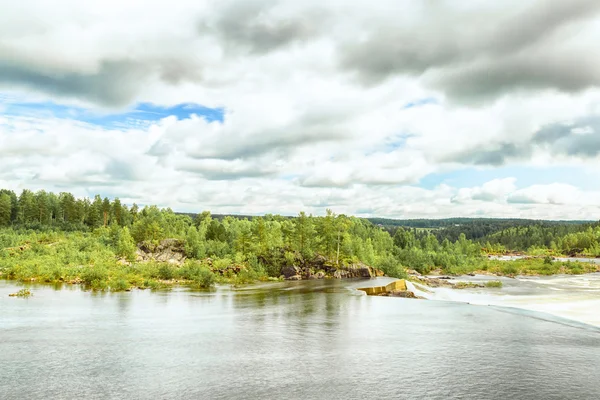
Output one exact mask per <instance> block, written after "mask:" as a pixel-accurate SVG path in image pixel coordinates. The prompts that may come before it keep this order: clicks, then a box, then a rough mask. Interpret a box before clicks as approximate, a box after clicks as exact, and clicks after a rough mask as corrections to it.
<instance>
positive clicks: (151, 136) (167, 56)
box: [0, 0, 600, 220]
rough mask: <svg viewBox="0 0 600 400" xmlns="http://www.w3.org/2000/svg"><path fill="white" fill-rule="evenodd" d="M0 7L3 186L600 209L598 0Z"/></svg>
mask: <svg viewBox="0 0 600 400" xmlns="http://www.w3.org/2000/svg"><path fill="white" fill-rule="evenodd" d="M0 1H3V2H6V3H7V4H6V5H5V6H4V7H2V13H0V188H7V189H12V190H15V191H17V192H20V191H21V190H23V189H31V190H39V189H44V190H47V191H54V192H61V191H69V192H72V193H74V194H75V195H76V196H79V197H83V196H88V197H91V196H94V195H95V194H100V195H101V196H103V197H104V196H107V197H110V198H115V197H118V198H120V199H121V201H122V202H124V203H127V204H132V203H133V202H136V203H137V204H141V205H145V204H157V205H159V206H161V207H171V208H172V209H173V210H176V211H182V212H200V211H202V210H210V211H212V212H213V213H232V214H253V215H254V214H265V213H278V214H284V215H295V214H297V213H298V212H300V211H306V212H307V213H313V214H315V215H322V214H324V213H325V210H326V209H328V208H329V209H332V210H333V211H334V212H336V213H344V214H349V215H356V216H361V217H369V216H378V217H389V218H446V217H457V216H463V217H518V218H535V219H586V220H597V219H600V168H599V167H600V163H599V161H600V52H599V51H597V47H598V43H600V2H598V1H597V0H570V1H568V2H567V1H561V2H559V1H534V0H527V1H522V0H505V1H501V2H490V1H482V0H472V1H468V2H467V1H462V0H423V1H418V2H417V1H411V0H379V1H377V2H373V1H366V0H329V1H326V2H324V1H322V0H319V1H317V0H294V1H291V0H290V1H277V0H246V1H239V0H238V1H230V0H219V1H216V0H210V1H207V0H204V1H202V0H193V1H192V0H179V1H178V2H177V3H176V4H175V3H173V2H168V1H157V0H143V1H142V0H130V1H127V2H122V1H119V2H117V1H112V0H106V1H102V2H86V1H81V0H62V1H60V2H48V1H45V0H20V1H19V2H10V4H9V3H8V0H0Z"/></svg>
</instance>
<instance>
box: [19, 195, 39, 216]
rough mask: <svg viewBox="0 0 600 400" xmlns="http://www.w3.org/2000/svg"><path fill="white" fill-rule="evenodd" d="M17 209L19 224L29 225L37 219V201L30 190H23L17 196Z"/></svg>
mask: <svg viewBox="0 0 600 400" xmlns="http://www.w3.org/2000/svg"><path fill="white" fill-rule="evenodd" d="M18 207H19V212H18V221H19V222H20V223H31V222H35V221H37V220H38V219H39V209H38V206H37V201H36V198H35V195H34V194H33V192H32V191H31V190H27V189H23V191H22V192H21V195H20V196H19V203H18Z"/></svg>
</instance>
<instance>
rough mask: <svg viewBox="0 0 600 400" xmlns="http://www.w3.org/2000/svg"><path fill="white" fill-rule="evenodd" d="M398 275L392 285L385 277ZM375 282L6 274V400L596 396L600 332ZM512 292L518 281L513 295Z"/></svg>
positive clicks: (1, 394)
mask: <svg viewBox="0 0 600 400" xmlns="http://www.w3.org/2000/svg"><path fill="white" fill-rule="evenodd" d="M377 282H385V280H380V281H375V282H371V283H372V284H377ZM364 285H365V281H338V280H326V281H307V282H285V283H271V284H263V285H252V286H248V287H244V288H243V289H240V290H233V289H231V288H229V287H219V288H217V289H216V290H214V291H211V292H194V291H190V290H187V289H185V288H178V289H174V290H172V291H170V292H150V291H132V292H126V293H93V292H84V291H81V290H80V289H79V288H78V287H76V286H73V287H68V286H67V287H64V288H62V289H60V290H55V289H53V288H52V287H48V286H33V287H32V288H31V289H32V291H33V293H34V295H33V297H31V298H27V299H23V298H13V297H8V294H9V293H11V292H14V291H16V290H18V289H19V287H18V286H16V285H14V284H13V283H11V282H6V281H0V361H1V365H2V367H1V368H0V398H2V399H3V400H12V399H51V398H60V399H81V398H85V399H122V398H126V399H328V400H331V399H365V398H378V399H454V398H456V399H544V400H548V399H567V398H568V399H594V398H597V396H598V393H600V380H599V379H598V378H599V373H598V369H597V366H598V362H600V329H598V328H596V327H593V326H590V325H584V324H580V323H577V322H571V321H569V320H565V319H562V318H559V317H553V316H550V315H548V314H540V313H534V312H531V311H520V310H517V309H513V308H504V307H495V306H491V307H490V306H475V305H469V304H464V303H460V302H446V301H423V300H411V299H400V298H389V297H368V296H365V295H361V293H360V292H359V291H356V290H355V288H356V287H360V286H364ZM502 290H504V289H502Z"/></svg>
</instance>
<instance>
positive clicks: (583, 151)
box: [532, 116, 600, 158]
mask: <svg viewBox="0 0 600 400" xmlns="http://www.w3.org/2000/svg"><path fill="white" fill-rule="evenodd" d="M532 144H533V145H537V146H540V147H545V148H548V149H549V150H550V151H551V152H552V153H553V154H561V155H567V156H574V157H582V158H594V157H597V156H598V155H600V116H590V117H586V118H581V119H579V120H577V121H575V122H574V123H558V124H552V125H547V126H545V127H543V128H542V129H540V130H539V131H538V132H537V133H536V134H535V136H534V137H533V140H532Z"/></svg>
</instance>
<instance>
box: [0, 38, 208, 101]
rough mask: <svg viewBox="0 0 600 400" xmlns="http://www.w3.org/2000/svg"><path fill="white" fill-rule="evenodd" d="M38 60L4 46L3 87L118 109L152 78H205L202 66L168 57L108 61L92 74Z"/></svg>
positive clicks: (173, 81) (173, 80)
mask: <svg viewBox="0 0 600 400" xmlns="http://www.w3.org/2000/svg"><path fill="white" fill-rule="evenodd" d="M38 61H39V60H38ZM38 61H36V62H31V61H30V57H24V58H21V59H20V58H18V57H17V58H15V57H13V56H12V55H11V54H10V52H9V50H8V49H6V48H3V47H1V46H0V86H4V87H9V88H27V89H32V90H35V91H42V92H46V93H49V94H51V95H53V96H58V97H66V98H77V99H82V100H84V101H89V102H92V103H96V104H99V105H102V106H105V107H110V108H115V107H123V106H126V105H129V104H131V103H132V102H133V101H134V100H135V97H136V96H137V94H138V93H139V91H140V90H141V89H142V88H143V87H144V86H145V85H146V84H147V83H148V82H149V81H150V80H152V79H159V80H161V81H163V82H165V83H167V84H171V85H176V84H178V83H180V82H182V81H199V80H200V79H201V73H200V67H199V66H196V65H192V64H191V63H190V62H189V61H186V60H176V59H173V58H168V57H167V58H164V59H148V60H142V59H129V58H121V59H107V60H104V61H101V62H100V63H99V66H98V68H96V69H95V70H93V71H89V72H88V71H79V70H77V68H76V67H73V68H69V67H63V68H61V69H57V68H55V67H51V66H50V65H45V64H44V63H43V61H41V62H38Z"/></svg>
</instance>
